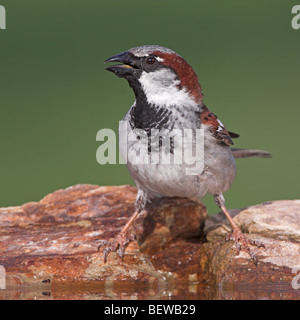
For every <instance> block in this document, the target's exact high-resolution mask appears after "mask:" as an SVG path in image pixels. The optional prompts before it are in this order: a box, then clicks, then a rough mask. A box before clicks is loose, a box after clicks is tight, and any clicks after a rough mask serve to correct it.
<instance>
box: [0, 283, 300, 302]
mask: <svg viewBox="0 0 300 320" xmlns="http://www.w3.org/2000/svg"><path fill="white" fill-rule="evenodd" d="M0 299H1V300H12V299H13V300H49V299H50V300H81V299H83V300H91V299H92V300H95V299H96V300H150V299H151V300H252V299H255V300H291V299H297V300H300V290H295V289H293V288H292V286H291V285H289V284H282V285H281V284H265V285H264V284H259V285H243V284H239V285H236V286H234V287H233V286H208V285H203V284H182V285H166V286H160V285H154V284H153V285H143V286H142V285H137V286H136V285H126V286H120V287H117V288H116V287H113V286H104V285H103V284H102V283H93V284H89V285H68V286H66V285H43V286H39V287H8V288H7V289H5V290H0Z"/></svg>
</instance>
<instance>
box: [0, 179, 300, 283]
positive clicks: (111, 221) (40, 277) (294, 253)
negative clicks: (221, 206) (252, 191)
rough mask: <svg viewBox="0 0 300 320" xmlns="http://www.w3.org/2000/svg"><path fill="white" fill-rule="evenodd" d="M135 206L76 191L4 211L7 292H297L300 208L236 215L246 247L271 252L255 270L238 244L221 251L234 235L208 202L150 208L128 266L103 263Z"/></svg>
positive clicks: (1, 250) (126, 199)
mask: <svg viewBox="0 0 300 320" xmlns="http://www.w3.org/2000/svg"><path fill="white" fill-rule="evenodd" d="M135 197H136V189H135V188H134V187H130V186H119V187H99V186H95V185H76V186H73V187H69V188H67V189H64V190H58V191H56V192H54V193H52V194H49V195H48V196H46V197H45V198H43V199H42V200H41V201H40V202H30V203H27V204H24V205H22V206H18V207H9V208H1V209H0V265H2V266H4V267H5V271H6V283H7V285H8V286H15V285H28V284H35V285H41V286H48V285H49V284H50V283H51V284H52V285H55V284H57V285H59V284H62V283H75V284H76V283H98V284H99V285H103V286H104V287H106V288H108V287H109V286H111V285H112V284H113V285H114V287H117V286H122V285H124V284H125V283H127V282H130V283H131V282H135V283H136V284H147V285H151V286H152V287H155V286H159V285H161V284H162V283H177V282H181V283H184V282H189V283H196V282H205V283H211V284H216V283H217V284H222V285H224V284H239V285H240V284H243V283H247V284H249V283H271V284H285V285H286V284H288V285H291V283H292V281H293V279H294V277H295V275H296V273H297V272H298V271H300V200H294V201H288V200H285V201H274V202H269V203H264V204H261V205H258V206H254V207H249V208H246V209H242V210H233V211H232V212H231V214H232V215H235V218H234V219H235V221H236V222H237V224H238V225H240V226H241V228H242V230H243V232H244V233H245V234H246V236H247V237H249V238H251V239H257V240H260V241H262V242H263V243H264V244H265V248H253V250H254V251H255V252H256V254H257V256H258V260H259V262H258V265H257V266H255V265H254V264H253V262H252V261H251V260H250V259H249V258H248V256H247V255H246V254H245V253H243V252H242V253H240V255H239V256H236V250H235V247H234V244H233V243H232V242H225V241H224V238H225V236H224V235H225V233H226V232H228V230H229V231H230V229H229V228H228V224H227V221H226V220H225V218H224V217H223V214H221V213H220V214H217V215H215V216H209V217H208V216H207V213H206V208H205V207H204V206H203V205H202V204H201V202H199V201H196V200H195V201H193V200H188V199H184V198H174V199H169V198H164V199H161V200H159V201H156V202H155V203H152V204H151V206H150V207H149V208H148V213H147V214H146V213H144V214H142V215H141V216H140V217H139V218H138V220H137V221H136V223H135V233H136V235H137V240H135V241H133V242H131V243H130V244H129V245H128V247H127V249H126V254H125V256H124V259H123V261H122V260H121V259H120V258H119V257H118V256H117V254H116V253H111V254H110V255H109V257H108V261H107V263H104V261H103V253H102V251H101V249H100V251H99V252H98V246H99V244H100V243H101V240H109V239H112V238H113V237H114V236H115V235H116V234H117V233H118V232H119V231H120V229H121V228H122V226H123V225H124V224H125V223H126V221H127V219H128V218H129V217H130V215H131V214H132V213H133V210H134V201H135ZM294 282H295V280H294Z"/></svg>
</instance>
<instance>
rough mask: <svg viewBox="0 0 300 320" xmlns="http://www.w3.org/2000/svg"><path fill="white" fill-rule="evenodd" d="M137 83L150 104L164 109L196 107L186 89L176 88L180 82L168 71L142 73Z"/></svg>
mask: <svg viewBox="0 0 300 320" xmlns="http://www.w3.org/2000/svg"><path fill="white" fill-rule="evenodd" d="M139 82H140V83H141V85H142V88H143V90H144V92H145V95H146V98H147V101H148V103H150V104H154V105H159V106H166V107H169V106H188V105H196V102H195V101H194V99H193V98H191V97H190V95H189V93H188V92H187V90H186V89H184V88H183V89H179V88H178V85H179V84H180V81H179V80H178V79H177V77H176V74H175V73H174V72H173V71H172V70H170V69H160V70H157V71H154V72H145V71H143V73H142V75H141V77H140V79H139Z"/></svg>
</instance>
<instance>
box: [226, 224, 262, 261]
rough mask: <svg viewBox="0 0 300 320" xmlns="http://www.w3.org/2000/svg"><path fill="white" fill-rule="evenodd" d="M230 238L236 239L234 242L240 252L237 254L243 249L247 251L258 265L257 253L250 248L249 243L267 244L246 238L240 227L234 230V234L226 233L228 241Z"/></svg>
mask: <svg viewBox="0 0 300 320" xmlns="http://www.w3.org/2000/svg"><path fill="white" fill-rule="evenodd" d="M230 240H233V241H234V244H235V246H236V248H237V252H238V253H237V254H239V253H240V251H241V250H244V251H246V252H247V253H248V254H249V256H250V257H251V259H252V260H253V262H254V264H255V265H257V258H256V255H255V254H254V252H253V251H252V250H251V249H250V248H249V246H248V245H249V244H250V245H252V246H257V247H263V248H264V247H265V245H264V244H263V243H262V242H260V241H256V240H251V239H248V238H246V237H245V236H244V235H243V233H242V231H241V230H240V229H236V230H234V231H233V233H232V234H226V241H230Z"/></svg>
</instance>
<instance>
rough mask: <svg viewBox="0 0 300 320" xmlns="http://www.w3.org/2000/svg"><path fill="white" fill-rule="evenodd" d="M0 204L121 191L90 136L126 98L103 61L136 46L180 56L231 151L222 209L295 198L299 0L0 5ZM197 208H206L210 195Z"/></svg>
mask: <svg viewBox="0 0 300 320" xmlns="http://www.w3.org/2000/svg"><path fill="white" fill-rule="evenodd" d="M0 4H1V5H4V6H5V8H6V13H7V29H6V30H0V48H1V50H0V110H1V115H0V141H1V149H0V206H12V205H18V204H22V203H24V202H27V201H37V200H39V199H41V198H42V197H43V196H45V195H46V194H47V193H50V192H53V191H54V190H56V189H59V188H65V187H68V186H71V185H74V184H78V183H89V184H97V185H120V184H132V183H133V182H132V179H131V178H130V176H129V174H128V172H127V169H126V167H125V166H124V165H106V166H100V165H99V164H98V163H97V162H96V150H97V148H98V146H99V145H100V143H99V142H97V141H96V133H97V132H98V130H100V129H102V128H111V129H113V130H115V131H116V130H117V127H118V121H119V120H121V119H122V117H123V115H124V114H125V113H126V111H127V110H128V108H129V107H130V106H131V104H132V102H133V100H134V96H133V93H132V91H131V90H130V88H129V87H128V84H127V83H126V81H124V80H121V79H118V78H117V77H115V76H114V75H113V74H111V73H108V72H107V71H105V70H104V69H103V68H104V64H103V60H104V59H106V58H108V57H110V56H111V55H113V54H116V53H119V52H122V51H125V50H126V49H129V48H131V47H135V46H139V45H144V44H159V45H163V46H166V47H170V48H172V49H173V50H175V51H177V52H178V53H179V54H181V55H182V56H183V57H184V58H185V59H186V60H187V61H188V62H189V63H190V64H191V65H192V66H193V68H194V69H195V71H196V73H197V74H198V77H199V80H200V83H201V85H202V88H203V90H204V93H205V103H206V104H207V106H208V107H209V108H210V109H211V110H212V111H213V112H214V113H215V114H217V115H218V116H219V118H220V119H221V121H222V122H223V123H224V124H225V126H226V128H227V129H228V130H231V131H234V132H238V133H240V135H241V137H240V139H238V140H236V144H235V146H236V147H239V148H260V149H265V150H268V151H270V152H272V154H273V158H272V159H241V160H238V164H237V166H238V173H237V179H236V181H235V183H234V184H233V186H232V188H231V189H230V191H228V192H227V193H226V194H225V197H226V199H227V205H228V208H238V207H244V206H248V205H253V204H257V203H260V202H264V201H269V200H276V199H295V198H299V181H300V174H299V158H300V151H299V121H300V120H299V119H300V111H299V109H300V108H299V96H300V85H299V84H300V78H299V77H300V66H299V65H300V30H293V29H292V27H291V19H292V17H293V15H292V14H291V9H292V6H293V5H296V4H300V1H298V3H297V1H287V0H281V1H276V0H269V1H262V0H251V1H250V0H247V1H240V0H235V1H224V0H214V1H208V0H207V1H199V0H198V1H191V0H185V1H182V0H181V1H176V0H161V1H158V0H152V1H142V0H135V1H134V0H126V1H124V0H123V1H121V0H110V1H100V0H98V1H96V0H81V1H78V0H68V1H66V0H64V1H57V0H56V1H53V0H36V1H32V0H27V1H25V0H22V1H21V0H19V1H13V0H0ZM204 202H205V203H206V204H207V205H208V208H209V212H210V213H214V212H217V211H218V209H217V207H216V206H215V205H214V204H213V200H212V197H211V196H209V197H206V198H205V199H204Z"/></svg>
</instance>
